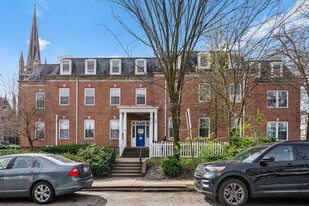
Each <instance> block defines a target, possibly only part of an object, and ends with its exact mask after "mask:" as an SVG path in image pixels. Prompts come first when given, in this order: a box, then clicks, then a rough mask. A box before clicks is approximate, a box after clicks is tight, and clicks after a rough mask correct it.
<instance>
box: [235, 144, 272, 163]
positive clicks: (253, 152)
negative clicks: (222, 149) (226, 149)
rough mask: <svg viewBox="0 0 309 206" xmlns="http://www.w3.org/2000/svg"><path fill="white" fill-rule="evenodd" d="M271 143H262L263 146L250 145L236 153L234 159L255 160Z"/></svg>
mask: <svg viewBox="0 0 309 206" xmlns="http://www.w3.org/2000/svg"><path fill="white" fill-rule="evenodd" d="M270 146H271V145H262V146H255V147H250V148H249V149H246V150H244V151H242V152H241V153H239V154H238V155H236V156H235V157H234V158H233V160H239V161H243V162H249V163H251V162H253V161H254V160H255V159H256V158H257V157H258V156H259V155H260V154H262V153H263V152H264V151H265V150H266V149H267V148H269V147H270Z"/></svg>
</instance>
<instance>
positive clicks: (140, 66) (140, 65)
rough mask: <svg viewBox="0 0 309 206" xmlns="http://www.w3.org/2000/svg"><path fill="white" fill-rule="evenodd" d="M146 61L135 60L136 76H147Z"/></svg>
mask: <svg viewBox="0 0 309 206" xmlns="http://www.w3.org/2000/svg"><path fill="white" fill-rule="evenodd" d="M146 66H147V65H146V59H136V60H135V74H146V72H147V67H146Z"/></svg>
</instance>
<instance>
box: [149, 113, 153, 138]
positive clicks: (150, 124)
mask: <svg viewBox="0 0 309 206" xmlns="http://www.w3.org/2000/svg"><path fill="white" fill-rule="evenodd" d="M149 126H150V127H149V144H152V141H153V112H150V123H149Z"/></svg>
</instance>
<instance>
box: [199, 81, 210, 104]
mask: <svg viewBox="0 0 309 206" xmlns="http://www.w3.org/2000/svg"><path fill="white" fill-rule="evenodd" d="M202 84H205V85H206V86H209V99H208V100H206V101H201V98H200V95H201V85H202ZM210 95H211V94H210V84H208V83H199V96H198V101H199V102H200V103H204V102H210V98H211V96H210Z"/></svg>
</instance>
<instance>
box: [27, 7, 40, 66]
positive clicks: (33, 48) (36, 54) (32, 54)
mask: <svg viewBox="0 0 309 206" xmlns="http://www.w3.org/2000/svg"><path fill="white" fill-rule="evenodd" d="M38 64H41V55H40V44H39V32H38V25H37V20H36V7H35V5H34V11H33V20H32V28H31V35H30V41H29V49H28V58H27V69H28V71H30V72H31V71H33V70H34V69H35V68H36V66H37V65H38Z"/></svg>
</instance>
